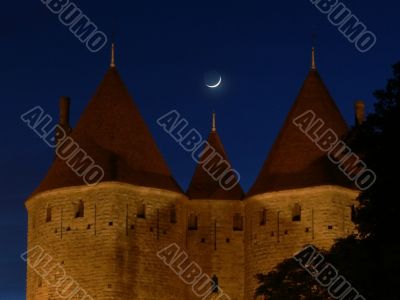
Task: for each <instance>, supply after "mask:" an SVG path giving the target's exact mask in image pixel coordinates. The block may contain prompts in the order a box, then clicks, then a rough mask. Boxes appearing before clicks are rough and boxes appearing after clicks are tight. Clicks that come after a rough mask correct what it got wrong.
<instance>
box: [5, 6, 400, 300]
mask: <svg viewBox="0 0 400 300" xmlns="http://www.w3.org/2000/svg"><path fill="white" fill-rule="evenodd" d="M75 3H76V4H77V5H78V6H79V7H80V8H81V9H82V10H83V12H84V13H85V14H86V15H87V16H88V17H89V18H90V19H91V20H92V21H94V22H95V23H96V25H97V26H98V27H99V29H100V30H103V31H105V32H106V33H107V34H108V36H109V37H110V38H111V37H112V35H113V32H115V36H116V38H115V40H116V42H117V66H118V69H119V71H120V74H121V76H122V77H123V79H124V81H125V83H126V85H127V87H128V88H129V90H130V91H131V93H132V95H133V96H134V99H135V101H136V103H137V105H138V106H139V108H140V110H141V112H142V115H143V116H144V118H145V120H146V121H147V123H148V125H149V127H150V129H151V131H152V133H153V135H154V137H155V139H156V141H157V143H158V145H159V147H160V149H161V151H162V153H163V154H164V157H165V158H166V160H167V162H168V164H169V166H170V168H171V170H172V172H173V174H174V176H175V178H176V179H177V181H178V182H179V183H180V185H181V186H182V188H184V189H186V188H187V185H188V183H189V180H190V177H191V175H192V173H193V170H194V167H195V165H194V163H193V161H192V160H191V158H190V155H188V154H187V153H185V152H184V151H183V150H182V149H181V148H180V147H179V146H178V145H177V144H176V143H175V142H174V141H173V140H172V139H171V138H170V137H169V136H168V135H167V134H166V133H164V132H163V131H162V129H161V128H159V127H158V126H157V124H156V119H157V118H158V117H160V116H161V115H163V114H165V113H166V112H168V111H169V110H171V109H176V110H178V111H179V112H181V113H182V115H183V116H185V117H186V118H187V119H188V121H189V122H190V124H191V126H193V127H195V128H197V129H198V130H199V131H200V132H202V133H203V134H204V136H207V135H208V132H209V130H210V126H211V123H210V122H211V121H210V116H211V111H212V108H213V107H214V108H215V110H216V112H217V115H218V116H217V123H218V124H217V127H218V131H219V133H220V136H221V138H222V140H223V142H224V145H225V148H226V150H227V152H228V155H229V157H230V159H231V161H232V163H233V165H234V167H235V168H236V169H237V170H238V171H239V172H240V174H241V177H242V186H243V187H244V189H245V190H248V189H249V187H250V185H251V184H252V183H253V182H254V180H255V177H256V176H257V174H258V172H259V170H260V168H261V165H262V163H263V161H264V160H265V158H266V155H267V153H268V151H269V149H270V147H271V144H272V142H273V140H274V139H275V137H276V135H277V134H278V131H279V129H280V127H281V125H282V123H283V121H284V118H285V116H286V114H287V112H288V110H289V108H290V106H291V104H292V103H293V101H294V99H295V97H296V95H297V93H298V91H299V89H300V87H301V84H302V82H303V80H304V79H305V77H306V75H307V72H308V70H309V66H310V55H311V35H312V33H313V32H315V33H316V34H317V36H318V40H317V43H316V47H317V65H318V69H319V71H320V74H321V75H322V77H323V79H324V81H325V83H326V84H327V86H328V87H329V89H330V91H331V94H332V96H333V98H334V99H335V100H336V103H337V104H338V106H339V108H340V109H341V111H342V113H343V115H344V117H345V118H346V120H347V121H348V123H352V122H353V102H354V101H355V100H356V99H364V100H365V101H366V102H367V105H368V110H371V109H372V103H373V101H374V99H373V97H372V92H373V91H374V90H375V89H377V88H381V87H383V86H384V85H385V82H386V79H387V78H388V77H389V76H390V75H391V65H392V64H393V63H395V62H396V61H398V60H399V59H400V55H399V54H400V51H399V50H400V39H399V35H398V33H399V32H398V28H399V25H398V18H399V17H398V12H399V9H400V5H399V2H398V1H395V0H391V1H379V3H378V2H376V1H352V2H351V1H345V2H344V3H345V4H346V5H347V6H348V7H349V8H350V9H351V10H352V11H353V13H354V14H355V15H356V16H357V17H358V18H359V19H360V20H361V21H363V22H364V23H365V24H366V25H367V27H368V28H369V29H370V30H371V31H373V32H374V33H375V34H376V36H377V38H378V41H377V44H376V46H375V47H374V48H373V49H372V50H371V51H369V52H367V53H364V54H362V53H360V52H358V51H357V50H356V48H355V47H354V45H353V44H351V43H349V42H348V41H347V40H346V39H345V38H344V37H343V36H342V35H341V33H340V32H339V31H338V30H337V28H336V27H334V26H332V25H331V24H330V23H329V22H328V20H327V17H326V16H325V15H323V14H321V13H320V12H319V11H318V10H317V9H316V8H315V7H314V6H313V5H312V4H311V3H310V1H309V0H300V1H232V0H229V1H228V0H224V1H217V0H213V1H184V2H183V1H182V2H180V1H122V0H114V1H75ZM0 16H1V18H0V36H1V41H2V43H1V48H0V58H1V60H2V68H1V70H0V82H1V90H0V97H1V101H2V110H1V111H2V113H3V116H2V117H1V121H0V122H1V123H0V128H1V135H2V141H3V142H2V144H1V147H0V153H1V155H0V157H1V161H0V164H1V180H0V187H1V194H2V196H1V209H0V241H1V242H0V254H1V256H0V300H3V299H5V300H14V299H18V300H19V299H25V297H24V294H25V292H24V290H25V264H24V263H23V262H22V261H21V260H20V258H19V256H20V254H21V253H22V252H24V251H25V248H26V219H27V215H26V212H25V208H24V201H25V200H26V198H27V197H28V195H29V194H30V193H31V192H32V191H33V189H34V188H35V187H36V186H37V185H38V184H39V182H40V180H41V179H42V178H43V176H44V175H45V174H46V171H47V169H48V167H49V165H50V163H51V160H52V157H53V154H52V150H51V149H49V148H48V147H47V146H46V145H45V144H44V143H43V142H42V141H41V140H40V139H39V138H38V137H37V136H36V135H35V134H34V133H33V132H32V131H31V130H30V129H29V128H28V127H27V126H26V125H25V124H23V123H22V122H21V121H20V118H19V116H20V115H21V114H22V113H24V112H25V111H27V110H28V109H30V108H32V107H33V106H36V105H40V106H42V107H43V108H44V109H45V110H46V111H47V112H49V113H50V114H52V115H53V116H54V117H55V118H57V117H58V100H59V97H60V96H62V95H67V96H70V97H71V98H72V110H71V113H72V124H73V125H75V124H76V121H77V119H78V118H79V116H80V113H81V112H82V111H83V109H84V107H85V105H86V104H87V103H88V101H89V99H90V97H91V95H92V94H93V92H94V91H95V89H96V87H97V85H98V84H99V82H100V80H101V79H102V77H103V75H104V73H105V71H106V70H107V68H108V65H109V56H110V53H109V48H110V46H109V45H107V47H106V48H104V49H103V50H102V51H100V52H99V53H97V54H93V53H91V52H90V51H88V50H87V48H86V47H84V46H83V45H82V44H81V43H80V42H79V41H78V40H77V39H76V38H75V36H74V35H73V34H72V33H71V32H70V31H69V30H68V29H67V28H66V27H65V26H64V25H62V24H61V23H60V22H59V21H58V18H57V16H56V15H54V14H52V13H51V12H50V11H49V10H48V9H47V8H46V7H45V6H44V5H43V4H42V2H41V1H40V0H34V1H22V2H21V1H6V2H5V3H3V4H2V9H1V12H0ZM396 28H397V29H396ZM212 70H216V71H218V72H219V73H220V74H222V76H223V85H222V87H221V88H220V89H218V90H210V89H207V88H206V87H205V86H204V82H203V78H204V74H205V73H206V72H208V71H212Z"/></svg>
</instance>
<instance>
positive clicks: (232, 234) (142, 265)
mask: <svg viewBox="0 0 400 300" xmlns="http://www.w3.org/2000/svg"><path fill="white" fill-rule="evenodd" d="M357 108H358V112H357V114H356V118H358V121H361V118H362V111H360V110H362V109H363V108H362V105H360V104H359V103H358V106H357ZM309 109H312V110H313V111H314V112H315V113H316V114H317V115H319V116H321V117H322V118H323V119H324V121H325V122H326V124H327V126H329V127H330V128H332V129H333V130H334V131H335V132H336V133H337V134H339V135H344V134H345V133H346V132H347V131H348V127H347V125H346V123H345V121H344V119H343V117H342V116H341V114H340V112H339V110H338V108H337V107H336V105H335V103H334V101H333V99H332V98H331V96H330V94H329V92H328V90H327V88H326V87H325V85H324V83H323V81H322V79H321V77H320V75H319V73H318V71H317V69H316V67H315V60H314V55H313V63H312V67H311V70H310V71H309V74H308V76H307V78H306V79H305V82H304V83H303V86H302V88H301V90H300V93H299V95H298V97H297V99H296V100H295V102H294V105H293V107H292V108H291V110H290V112H289V114H288V116H287V119H286V121H285V123H284V125H283V127H282V129H281V130H280V133H279V135H278V137H277V139H276V141H275V143H274V145H273V147H272V149H271V151H270V153H269V156H268V158H267V160H266V162H265V164H264V165H263V167H262V169H261V172H260V174H259V176H258V178H257V180H256V182H255V183H254V185H253V186H252V188H251V189H250V191H249V192H248V193H247V194H245V193H244V192H243V190H242V189H241V188H240V186H239V185H237V186H236V187H235V188H234V189H232V190H229V191H227V190H224V189H222V188H221V187H220V185H219V184H218V183H217V182H216V181H215V180H214V179H213V178H211V176H210V175H209V174H208V173H207V172H206V171H205V170H204V168H203V167H202V166H201V165H198V167H197V168H196V170H195V173H194V176H193V179H192V181H191V183H190V186H189V188H188V190H187V192H183V191H182V190H181V188H180V187H179V186H178V184H177V183H176V182H175V180H174V179H173V177H172V175H171V173H170V171H169V168H168V167H167V164H166V163H165V161H164V159H163V158H162V155H161V153H160V151H159V150H158V148H157V146H156V143H155V142H154V140H153V138H152V136H151V133H150V131H149V130H148V128H147V126H146V124H145V122H144V120H143V118H142V116H141V115H140V113H139V110H138V108H137V107H136V105H135V103H134V102H133V100H132V98H131V96H130V95H129V92H128V90H127V88H126V87H125V85H124V83H123V81H122V80H121V78H120V76H119V74H118V72H117V69H116V67H115V64H114V60H113V63H112V64H111V67H110V69H109V70H108V71H107V73H106V75H105V77H104V79H103V81H102V82H101V84H100V86H99V87H98V89H97V91H96V93H95V95H94V97H93V98H92V100H91V101H90V102H89V104H88V106H87V108H86V110H85V111H84V113H83V114H82V116H81V118H80V120H79V122H78V124H77V125H76V126H75V128H73V129H72V128H71V127H70V125H69V102H68V100H67V99H66V98H63V99H62V101H61V117H60V126H61V127H62V128H64V129H65V131H66V132H67V133H68V134H69V136H70V137H71V138H72V139H73V140H74V141H76V142H77V143H78V144H79V145H80V146H81V147H82V148H83V149H84V150H85V151H86V152H87V153H88V154H89V155H90V156H91V157H92V158H93V159H94V161H95V162H96V163H97V164H98V165H100V166H101V167H102V168H103V170H104V174H105V176H104V178H103V179H102V181H101V182H100V183H99V184H97V185H95V186H87V185H86V184H85V183H84V182H83V180H82V178H81V177H79V176H77V175H76V174H75V173H74V172H73V171H72V170H71V168H70V166H68V165H67V163H66V162H65V161H64V160H62V159H60V158H59V157H56V158H55V159H54V161H53V163H52V165H51V167H50V170H49V171H48V174H47V176H46V177H45V178H44V180H43V181H42V182H41V184H40V185H39V187H38V188H37V189H36V191H34V193H33V194H32V195H31V196H30V197H29V199H28V200H27V201H26V207H27V210H28V217H29V221H28V226H29V228H28V249H31V248H33V247H35V246H40V247H42V248H44V249H45V250H46V251H47V252H48V253H50V254H51V256H52V257H54V259H55V260H56V261H57V262H59V263H60V264H61V265H62V266H63V268H64V269H65V271H66V273H67V274H68V275H69V276H71V278H73V279H74V280H75V281H76V282H77V283H79V285H80V286H81V287H83V288H84V289H85V291H87V293H88V294H89V295H90V297H91V298H93V299H97V300H106V299H107V300H108V299H127V300H129V299H132V300H139V299H140V300H153V299H158V300H192V299H200V298H198V297H197V296H196V295H194V294H193V292H192V287H191V286H189V285H187V284H185V283H184V282H183V281H182V280H181V278H180V277H179V276H177V275H176V274H175V273H174V272H173V271H172V270H171V269H170V268H169V267H168V266H166V265H165V264H164V262H163V261H162V260H160V258H159V257H158V256H157V252H159V251H160V250H162V249H164V248H165V247H167V246H168V245H171V244H172V243H176V244H177V245H179V247H181V248H182V249H183V250H184V251H186V253H187V254H188V255H189V258H190V261H194V262H196V263H197V264H198V265H199V266H200V267H201V268H202V270H203V272H205V273H206V274H208V275H209V276H210V277H211V278H213V279H214V282H218V287H219V288H220V289H221V290H223V291H224V293H225V295H224V296H223V297H222V295H219V292H218V289H215V288H213V289H212V290H213V292H212V293H211V294H210V295H209V297H207V298H206V299H222V300H224V299H232V300H244V299H245V300H250V299H254V292H255V289H256V288H257V280H256V278H255V275H256V274H258V273H267V272H269V271H271V270H272V269H273V268H274V266H276V265H277V264H278V263H280V262H281V261H283V260H284V259H286V258H289V257H292V256H293V254H294V253H296V252H297V251H299V250H300V249H302V248H303V246H304V245H305V244H314V245H316V246H317V247H321V248H325V249H327V248H329V247H330V246H331V245H332V244H333V243H334V241H335V239H337V238H341V237H345V236H347V235H349V234H350V233H352V232H353V231H354V225H353V223H352V213H353V210H354V205H355V199H356V198H357V196H358V194H359V192H358V191H357V190H356V189H355V188H354V187H353V185H352V184H351V183H350V182H349V181H348V180H347V178H345V177H344V175H342V173H341V172H340V171H339V170H338V168H337V166H336V165H334V164H333V163H331V162H330V161H329V160H328V159H327V158H326V154H325V153H323V152H322V151H320V150H319V149H318V148H317V147H316V146H315V144H314V143H312V142H311V141H310V140H309V139H308V138H307V137H306V136H305V135H304V134H303V133H302V132H301V131H299V130H298V128H296V127H295V126H294V125H293V123H292V120H293V119H294V118H295V117H297V116H298V115H300V114H302V113H303V112H304V111H306V110H309ZM208 142H209V143H210V145H212V146H213V147H214V148H215V150H217V152H218V153H219V154H220V155H221V156H222V157H223V158H225V159H227V155H226V152H225V150H224V147H223V144H222V142H221V139H220V137H219V134H218V132H217V130H216V128H215V126H213V128H212V130H211V132H210V135H209V139H208ZM59 147H62V145H60V146H59ZM67 151H68V150H67V149H64V153H65V152H67ZM76 163H78V164H79V162H76ZM54 276H57V274H55V275H54ZM56 289H57V287H55V286H52V285H51V284H48V281H46V280H43V278H42V277H41V276H39V275H38V273H37V272H36V271H35V270H33V269H32V268H30V267H28V270H27V299H28V300H54V299H62V298H61V297H60V295H59V294H58V293H57V291H56ZM226 295H228V296H229V298H228V297H227V296H226ZM83 298H84V299H86V300H88V299H91V298H89V297H86V298H85V297H82V295H80V296H79V295H75V296H72V297H70V298H68V299H83Z"/></svg>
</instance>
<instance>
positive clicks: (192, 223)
mask: <svg viewBox="0 0 400 300" xmlns="http://www.w3.org/2000/svg"><path fill="white" fill-rule="evenodd" d="M197 228H198V218H197V216H196V215H195V214H193V213H192V214H190V215H189V220H188V229H189V230H197Z"/></svg>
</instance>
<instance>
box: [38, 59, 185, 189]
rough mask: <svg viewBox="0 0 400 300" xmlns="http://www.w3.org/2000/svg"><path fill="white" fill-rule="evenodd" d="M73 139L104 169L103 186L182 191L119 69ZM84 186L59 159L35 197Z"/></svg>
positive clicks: (99, 93)
mask: <svg viewBox="0 0 400 300" xmlns="http://www.w3.org/2000/svg"><path fill="white" fill-rule="evenodd" d="M113 62H114V60H113ZM71 137H72V139H73V140H74V141H76V142H77V143H78V144H79V146H80V147H81V148H82V149H83V150H85V151H86V152H87V153H88V155H89V156H91V157H92V158H93V159H94V161H95V163H96V164H98V165H99V166H101V167H102V168H103V170H104V173H105V176H104V178H103V180H102V181H120V182H126V183H132V184H135V185H139V186H146V187H154V188H160V189H166V190H171V191H177V192H180V191H181V189H180V187H179V186H178V184H177V183H176V182H175V180H174V179H173V178H172V175H171V173H170V171H169V168H168V167H167V164H166V163H165V161H164V159H163V158H162V155H161V153H160V151H159V150H158V148H157V146H156V143H155V141H154V140H153V138H152V136H151V133H150V131H149V129H148V128H147V126H146V124H145V121H144V120H143V118H142V116H141V115H140V113H139V110H138V108H137V107H136V105H135V103H134V102H133V100H132V98H131V96H130V95H129V92H128V90H127V88H126V87H125V85H124V83H123V81H122V79H121V78H120V76H119V74H118V72H117V69H116V68H115V64H114V63H113V64H112V66H111V68H110V69H109V70H108V71H107V73H106V75H105V77H104V79H103V81H102V82H101V84H100V86H99V87H98V89H97V91H96V93H95V95H94V97H93V98H92V100H91V101H90V103H89V105H88V106H87V108H86V110H85V111H84V113H83V114H82V116H81V118H80V120H79V122H78V124H77V126H76V128H75V129H74V130H73V132H72V134H71ZM84 184H85V183H84V182H83V179H82V178H81V177H79V176H77V175H76V174H75V173H74V172H73V171H72V170H71V169H70V167H69V166H68V165H67V164H66V163H65V162H64V161H63V160H61V159H59V158H58V157H56V159H55V160H54V162H53V164H52V166H51V167H50V170H49V172H48V174H47V176H46V177H45V179H44V180H43V181H42V183H41V184H40V186H39V187H38V189H37V190H36V191H35V193H38V192H42V191H46V190H51V189H55V188H60V187H68V186H79V185H84Z"/></svg>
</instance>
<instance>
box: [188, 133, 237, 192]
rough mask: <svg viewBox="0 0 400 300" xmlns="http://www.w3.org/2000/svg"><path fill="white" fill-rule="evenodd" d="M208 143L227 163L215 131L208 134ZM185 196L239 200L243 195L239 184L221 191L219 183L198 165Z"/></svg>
mask: <svg viewBox="0 0 400 300" xmlns="http://www.w3.org/2000/svg"><path fill="white" fill-rule="evenodd" d="M208 143H209V144H210V145H211V146H212V147H213V148H214V149H215V150H216V152H217V153H218V154H219V155H221V157H222V158H223V159H224V160H226V161H227V162H229V160H228V157H227V155H226V153H225V150H224V147H223V145H222V142H221V139H220V138H219V136H218V133H217V131H212V132H211V133H210V135H209V137H208ZM204 155H207V154H204ZM229 163H230V162H229ZM187 195H188V196H189V198H190V199H205V200H207V199H220V200H241V199H242V198H243V196H244V193H243V190H242V188H241V187H240V184H239V183H238V184H237V185H235V187H234V188H233V189H231V190H229V191H227V190H225V189H223V188H222V187H221V186H220V184H219V182H218V181H216V180H214V179H213V178H212V177H211V175H209V174H208V173H207V172H206V171H205V170H204V169H203V165H202V164H198V165H197V167H196V170H195V172H194V175H193V177H192V181H191V183H190V185H189V188H188V191H187Z"/></svg>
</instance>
